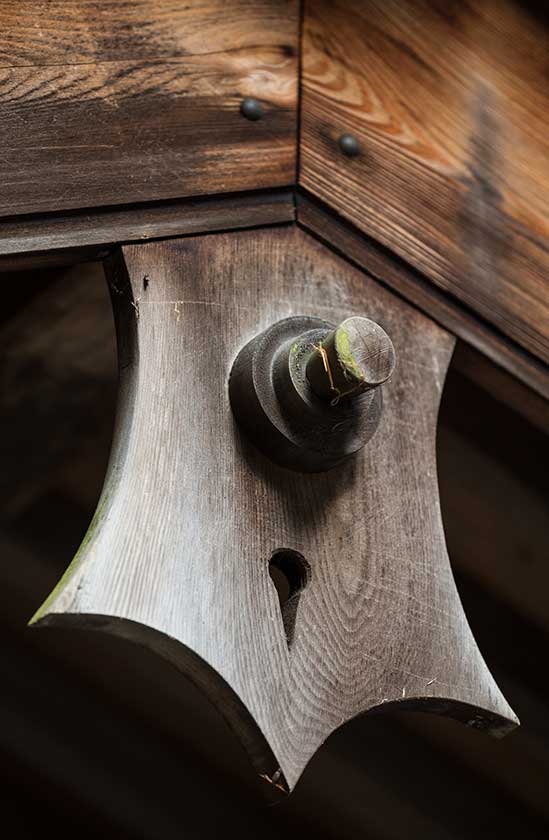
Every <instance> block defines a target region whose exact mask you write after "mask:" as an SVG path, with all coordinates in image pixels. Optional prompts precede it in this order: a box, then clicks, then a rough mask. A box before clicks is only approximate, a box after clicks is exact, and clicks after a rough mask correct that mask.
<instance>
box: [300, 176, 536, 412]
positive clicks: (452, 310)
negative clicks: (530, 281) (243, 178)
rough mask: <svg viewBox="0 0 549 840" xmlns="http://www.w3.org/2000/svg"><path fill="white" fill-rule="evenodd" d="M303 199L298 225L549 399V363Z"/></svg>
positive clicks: (318, 204) (350, 226)
mask: <svg viewBox="0 0 549 840" xmlns="http://www.w3.org/2000/svg"><path fill="white" fill-rule="evenodd" d="M297 202H298V210H297V218H298V223H299V224H300V225H301V226H302V227H303V228H305V230H307V231H309V232H310V233H313V234H314V235H315V236H317V237H318V238H319V239H320V240H321V241H322V242H324V243H326V244H328V245H330V246H331V247H332V248H333V249H334V250H336V251H337V252H338V253H340V254H343V255H344V256H345V257H346V258H347V259H349V260H351V261H352V262H354V263H356V264H357V265H359V266H360V267H361V268H363V269H364V270H365V271H367V272H368V274H371V275H372V276H374V277H375V278H376V279H378V280H380V281H381V282H382V283H384V284H385V285H387V286H390V287H391V288H392V289H393V290H395V291H396V292H398V293H399V294H401V295H402V296H403V297H404V298H406V299H407V300H409V301H411V302H412V303H414V304H415V305H416V306H417V307H418V308H419V309H421V310H422V311H423V312H425V313H427V314H428V315H429V316H430V317H431V318H433V319H434V320H435V321H437V322H438V323H439V324H442V326H444V327H446V329H448V330H450V331H451V332H453V333H454V335H456V336H458V338H461V339H462V340H463V341H464V342H466V343H467V344H470V345H471V346H472V347H474V348H475V349H476V350H478V351H480V353H482V354H484V355H485V356H487V357H488V358H489V359H490V360H491V361H493V362H494V363H495V364H496V365H498V366H500V367H502V368H504V370H506V371H508V372H509V373H511V374H512V375H513V376H514V377H516V378H518V379H519V380H520V381H521V382H523V383H524V384H525V385H527V386H528V387H529V388H531V389H532V390H533V391H535V392H536V393H537V394H539V395H540V396H542V397H543V398H544V399H548V398H549V368H548V366H547V365H546V364H544V363H543V362H541V361H540V360H539V359H537V358H536V357H535V356H533V355H532V354H530V353H528V352H527V351H526V350H524V349H523V348H522V347H520V346H519V345H518V344H515V343H514V342H512V341H510V340H509V339H508V338H507V337H506V336H505V335H504V334H503V333H501V332H500V331H499V330H497V329H496V328H495V327H493V326H492V325H491V324H489V323H487V322H486V321H485V320H484V319H482V318H480V317H479V316H478V315H477V314H476V313H475V312H474V311H473V310H471V309H468V308H467V307H465V306H464V305H463V304H461V303H460V302H459V301H458V300H457V299H456V298H455V297H453V296H452V295H449V294H445V293H444V292H443V291H441V290H440V289H438V288H437V287H436V286H435V285H434V284H433V283H431V282H430V281H429V280H428V279H426V278H425V277H424V276H423V275H422V274H420V273H419V272H418V271H416V270H415V269H414V268H412V267H411V266H410V265H408V264H407V263H405V262H404V261H403V260H401V259H399V258H398V257H396V256H395V254H394V253H392V252H391V251H389V250H388V249H387V248H385V247H384V246H382V245H380V244H379V243H378V242H376V241H375V240H373V239H372V238H371V237H369V236H367V235H365V234H364V233H363V232H362V231H361V230H359V229H358V228H357V227H355V226H354V225H353V224H351V223H349V222H348V221H346V220H345V219H343V218H342V217H341V216H340V215H339V214H337V213H334V212H333V211H332V210H331V208H330V207H328V206H327V205H325V204H324V203H323V202H319V201H318V200H316V199H315V198H314V197H312V196H310V194H308V193H307V192H306V191H300V192H299V193H298V196H297Z"/></svg>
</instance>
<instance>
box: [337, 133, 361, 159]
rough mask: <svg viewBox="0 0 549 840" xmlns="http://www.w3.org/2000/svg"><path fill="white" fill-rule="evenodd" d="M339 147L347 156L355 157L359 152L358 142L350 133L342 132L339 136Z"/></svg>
mask: <svg viewBox="0 0 549 840" xmlns="http://www.w3.org/2000/svg"><path fill="white" fill-rule="evenodd" d="M339 148H340V149H341V151H342V152H343V154H344V155H346V156H347V157H356V156H357V155H358V154H360V143H359V142H358V140H357V139H356V137H354V136H353V135H352V134H342V135H341V137H340V138H339Z"/></svg>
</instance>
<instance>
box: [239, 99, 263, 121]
mask: <svg viewBox="0 0 549 840" xmlns="http://www.w3.org/2000/svg"><path fill="white" fill-rule="evenodd" d="M240 113H241V114H242V116H243V117H246V119H247V120H260V119H261V117H262V116H263V114H264V111H263V106H262V104H261V102H258V100H257V99H253V98H252V97H251V96H247V97H246V98H245V99H243V100H242V102H241V103H240Z"/></svg>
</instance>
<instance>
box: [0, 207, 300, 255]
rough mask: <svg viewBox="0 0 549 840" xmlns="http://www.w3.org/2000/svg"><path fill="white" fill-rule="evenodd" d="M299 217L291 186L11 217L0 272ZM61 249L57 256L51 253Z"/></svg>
mask: <svg viewBox="0 0 549 840" xmlns="http://www.w3.org/2000/svg"><path fill="white" fill-rule="evenodd" d="M294 219H295V201H294V196H293V193H292V192H290V191H289V190H272V191H271V190H270V191H269V192H266V193H263V192H260V193H245V194H235V195H229V196H215V197H213V196H207V197H205V198H195V199H183V200H179V201H168V202H162V203H159V204H149V205H144V206H134V207H131V208H128V207H123V208H116V207H114V208H113V207H107V208H100V209H98V210H93V211H79V212H72V213H56V214H50V215H45V216H30V217H23V218H18V217H15V218H11V219H6V220H5V221H4V222H3V223H2V224H0V270H1V269H2V268H4V267H7V266H9V267H10V268H11V267H13V266H14V265H16V264H17V262H19V263H20V264H22V265H24V264H27V263H28V262H29V260H31V259H32V256H31V255H33V254H35V255H36V256H35V260H39V261H42V263H43V262H44V261H48V260H50V259H52V258H53V259H55V258H58V257H60V256H61V252H67V251H68V252H71V253H72V254H73V258H72V259H73V261H74V262H76V261H78V259H77V250H75V249H81V250H82V252H83V254H84V257H85V258H86V259H90V258H92V256H93V253H94V249H93V248H92V247H91V246H97V248H96V249H95V251H96V254H97V255H99V256H101V255H104V254H105V249H106V246H109V245H112V244H114V243H123V242H132V241H134V242H136V241H146V240H148V239H159V238H166V237H170V236H184V235H188V234H196V233H206V232H208V233H211V232H212V231H221V230H235V229H239V228H246V227H258V226H260V225H274V224H279V223H283V222H291V221H294ZM52 251H54V252H56V253H55V255H54V256H53V257H52V256H51V252H52Z"/></svg>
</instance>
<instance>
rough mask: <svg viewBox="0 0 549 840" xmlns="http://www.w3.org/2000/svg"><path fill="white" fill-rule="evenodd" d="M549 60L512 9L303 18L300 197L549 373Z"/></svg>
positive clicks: (347, 9)
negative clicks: (374, 244) (339, 219)
mask: <svg viewBox="0 0 549 840" xmlns="http://www.w3.org/2000/svg"><path fill="white" fill-rule="evenodd" d="M548 51H549V38H548V29H547V26H546V25H544V24H543V23H541V22H540V21H539V19H538V18H537V17H536V15H535V14H534V13H533V11H531V10H530V9H529V8H528V4H526V5H524V6H523V5H519V4H517V3H515V2H513V0H504V2H499V0H498V1H497V2H496V0H480V2H476V3H462V4H458V5H456V4H453V5H452V7H451V10H450V9H448V8H447V7H446V5H445V4H444V3H439V2H435V0H414V2H408V3H403V2H400V0H366V2H362V0H352V2H348V0H319V2H316V0H315V2H307V3H306V4H305V18H304V39H303V88H302V98H301V103H302V104H301V148H300V183H301V184H302V185H303V186H304V187H306V188H307V189H308V190H310V191H311V192H312V193H314V194H315V195H316V196H317V197H319V198H321V199H323V200H324V201H326V202H327V203H328V204H330V205H331V206H332V207H333V208H335V209H336V210H337V211H338V212H339V213H341V214H342V215H343V216H344V217H345V218H347V219H349V220H351V221H352V222H354V224H356V225H357V226H358V227H359V228H360V229H361V230H363V231H365V232H366V233H368V234H370V235H371V236H373V237H374V238H375V239H376V240H378V241H379V242H381V243H382V244H383V245H386V246H388V247H389V248H390V249H391V250H392V251H394V252H395V253H396V254H398V255H399V256H401V257H403V258H404V259H405V260H406V261H408V262H409V263H410V264H411V265H413V266H414V267H416V268H418V269H419V270H420V271H421V272H423V273H424V274H425V275H426V276H427V277H428V278H430V280H432V281H433V282H434V283H435V284H436V285H437V286H438V287H439V288H441V289H443V290H445V291H447V292H451V293H452V294H453V295H455V296H456V297H457V298H458V299H460V300H461V301H463V302H464V303H465V304H467V305H468V306H469V307H471V308H472V309H473V310H474V311H476V312H477V313H479V314H480V315H481V316H482V317H483V318H485V319H486V320H487V321H489V322H490V323H492V324H494V325H496V326H497V327H498V328H499V329H500V330H501V331H502V332H503V333H504V334H506V335H508V336H509V337H511V338H512V339H513V340H515V341H516V342H518V343H519V344H521V345H522V346H523V347H525V348H526V349H528V350H529V351H530V352H531V353H533V354H534V355H536V356H538V357H539V358H540V359H542V360H544V361H545V362H547V361H548V360H549V293H548V283H547V277H548V273H549V167H548V165H547V161H548V160H549V132H548V131H547V114H548V113H549V88H548V86H547V78H546V58H547V53H548ZM344 132H350V133H351V134H353V135H355V136H356V138H357V139H358V141H359V144H360V153H359V154H358V155H357V156H356V157H346V156H345V155H344V154H342V152H341V150H340V147H339V144H338V141H339V138H340V136H341V135H342V134H343V133H344Z"/></svg>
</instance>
